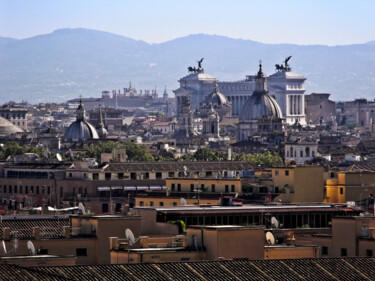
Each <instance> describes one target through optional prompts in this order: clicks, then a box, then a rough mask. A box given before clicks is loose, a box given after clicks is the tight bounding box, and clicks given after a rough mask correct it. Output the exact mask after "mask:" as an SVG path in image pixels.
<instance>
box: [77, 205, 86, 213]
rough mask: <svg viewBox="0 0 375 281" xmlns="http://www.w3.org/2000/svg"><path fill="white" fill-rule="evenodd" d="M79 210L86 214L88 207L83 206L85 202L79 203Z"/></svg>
mask: <svg viewBox="0 0 375 281" xmlns="http://www.w3.org/2000/svg"><path fill="white" fill-rule="evenodd" d="M78 210H79V211H80V213H81V214H82V215H86V209H85V206H83V204H82V203H81V202H79V204H78Z"/></svg>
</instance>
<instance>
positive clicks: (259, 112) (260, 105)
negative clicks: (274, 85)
mask: <svg viewBox="0 0 375 281" xmlns="http://www.w3.org/2000/svg"><path fill="white" fill-rule="evenodd" d="M259 118H283V114H282V112H281V109H280V106H279V104H278V103H277V102H276V100H275V99H274V98H273V97H271V96H270V95H269V94H268V93H262V92H254V93H253V95H252V96H251V97H250V98H249V99H248V100H247V101H246V103H245V104H244V106H243V107H242V110H241V114H240V121H251V120H258V119H259Z"/></svg>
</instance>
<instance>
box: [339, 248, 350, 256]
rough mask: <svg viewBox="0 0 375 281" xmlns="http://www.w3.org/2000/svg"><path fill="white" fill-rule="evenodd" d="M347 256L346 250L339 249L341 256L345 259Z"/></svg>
mask: <svg viewBox="0 0 375 281" xmlns="http://www.w3.org/2000/svg"><path fill="white" fill-rule="evenodd" d="M347 255H348V251H347V249H346V248H341V256H342V257H346V256H347Z"/></svg>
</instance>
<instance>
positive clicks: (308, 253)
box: [264, 246, 319, 260]
mask: <svg viewBox="0 0 375 281" xmlns="http://www.w3.org/2000/svg"><path fill="white" fill-rule="evenodd" d="M317 257H319V248H318V247H277V246H276V247H275V246H265V247H264V259H265V260H272V259H303V258H317Z"/></svg>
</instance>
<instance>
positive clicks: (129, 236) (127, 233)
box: [125, 228, 139, 263]
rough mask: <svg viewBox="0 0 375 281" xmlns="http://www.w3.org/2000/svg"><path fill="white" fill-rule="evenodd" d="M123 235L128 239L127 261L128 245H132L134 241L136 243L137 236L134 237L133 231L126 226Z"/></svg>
mask: <svg viewBox="0 0 375 281" xmlns="http://www.w3.org/2000/svg"><path fill="white" fill-rule="evenodd" d="M125 237H126V239H127V240H128V243H129V244H128V263H129V261H130V247H129V246H132V245H134V244H135V243H137V241H138V240H139V238H137V239H136V238H135V237H134V234H133V231H131V230H130V229H129V228H127V229H126V230H125Z"/></svg>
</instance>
